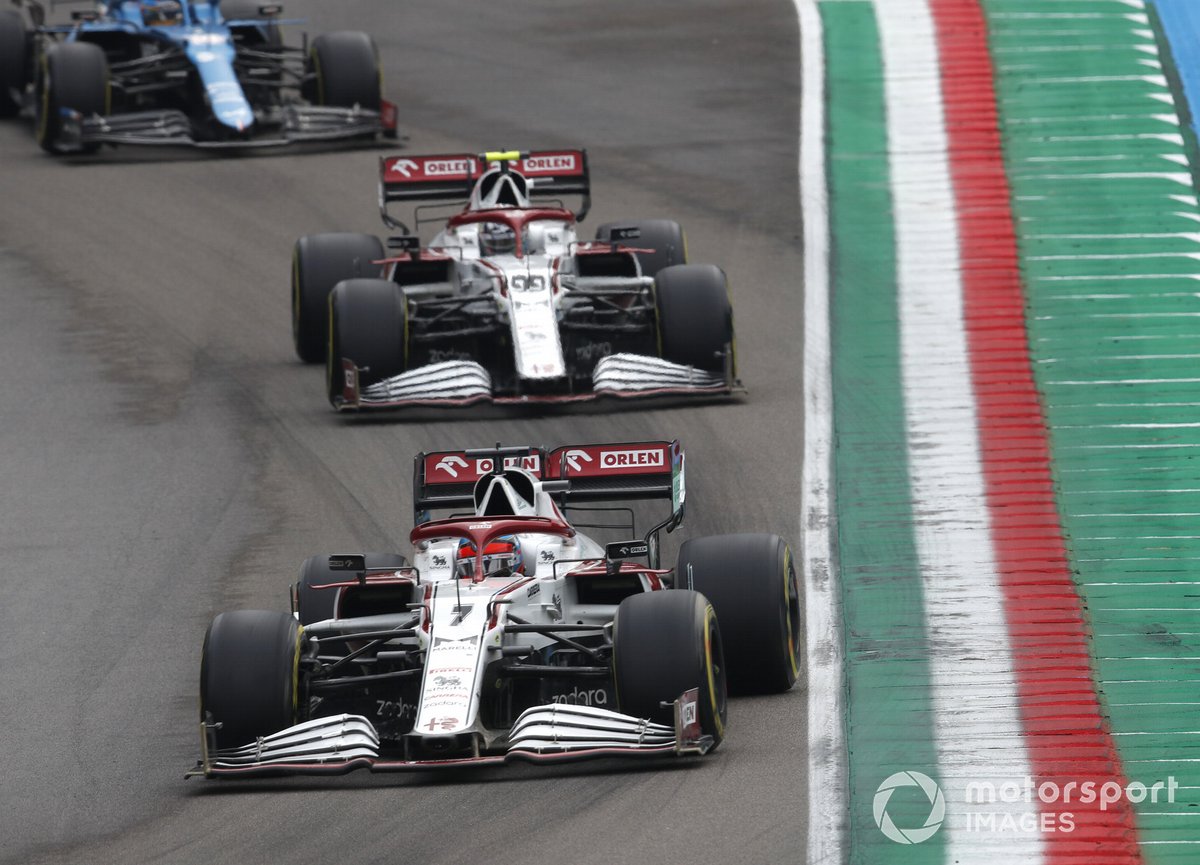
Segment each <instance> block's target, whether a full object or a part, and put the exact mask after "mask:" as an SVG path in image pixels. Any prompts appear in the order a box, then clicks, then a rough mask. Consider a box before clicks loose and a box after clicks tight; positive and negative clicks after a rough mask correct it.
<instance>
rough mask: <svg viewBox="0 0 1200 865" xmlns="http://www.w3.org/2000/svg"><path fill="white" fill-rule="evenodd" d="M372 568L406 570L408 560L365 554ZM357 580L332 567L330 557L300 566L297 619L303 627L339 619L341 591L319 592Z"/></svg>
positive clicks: (389, 555)
mask: <svg viewBox="0 0 1200 865" xmlns="http://www.w3.org/2000/svg"><path fill="white" fill-rule="evenodd" d="M364 555H365V556H366V560H367V567H368V568H403V567H407V566H408V559H406V558H404V556H402V555H399V554H398V553H365V554H364ZM353 578H354V575H353V574H348V573H347V572H346V571H334V570H331V569H330V567H329V556H328V554H326V555H323V556H309V557H308V558H307V559H305V560H304V564H303V565H301V566H300V579H299V581H297V583H296V615H298V616H299V617H300V624H302V625H311V624H312V623H313V622H321V621H324V620H325V619H332V618H335V617H336V615H337V599H338V589H319V588H317V586H328V585H330V584H332V583H344V582H347V581H348V580H351V579H353Z"/></svg>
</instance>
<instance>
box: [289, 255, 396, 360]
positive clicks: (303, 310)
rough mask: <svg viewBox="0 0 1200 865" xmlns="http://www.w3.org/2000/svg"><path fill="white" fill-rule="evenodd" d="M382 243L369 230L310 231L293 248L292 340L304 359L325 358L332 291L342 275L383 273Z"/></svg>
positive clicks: (347, 277)
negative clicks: (357, 232)
mask: <svg viewBox="0 0 1200 865" xmlns="http://www.w3.org/2000/svg"><path fill="white" fill-rule="evenodd" d="M383 257H384V254H383V244H382V243H380V242H379V238H378V237H373V236H372V235H370V234H351V233H340V234H310V235H307V236H305V237H302V238H300V239H299V240H297V241H296V246H295V249H294V250H293V251H292V342H293V343H294V344H295V346H296V356H297V357H299V358H300V360H302V361H304V362H305V363H321V362H322V361H323V360H325V347H326V344H327V343H328V342H329V293H330V292H331V291H333V287H334V286H335V285H337V284H338V283H339V282H341V281H342V280H343V279H353V278H354V277H366V278H369V279H375V278H377V277H379V276H380V275H382V273H383V268H382V266H380V265H378V264H375V262H376V261H379V260H380V259H382V258H383Z"/></svg>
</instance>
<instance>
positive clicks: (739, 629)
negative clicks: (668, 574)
mask: <svg viewBox="0 0 1200 865" xmlns="http://www.w3.org/2000/svg"><path fill="white" fill-rule="evenodd" d="M675 585H676V586H679V587H680V588H691V589H694V590H695V591H697V592H702V593H704V595H705V597H707V598H708V599H709V600H710V601H711V602H712V605H713V607H715V608H716V611H717V616H718V617H719V618H720V622H721V630H722V632H723V633H724V634H725V639H726V640H727V642H726V644H725V660H726V663H727V664H728V665H729V687H730V690H731V691H733V692H734V693H737V694H769V693H776V692H779V691H786V690H788V689H789V688H790V687H792V685H793V683H795V681H796V677H797V676H798V675H799V674H800V661H801V659H800V646H801V643H802V639H801V638H802V631H801V628H802V618H801V611H800V593H799V584H798V582H797V579H796V564H795V561H794V560H793V558H792V551H791V549H790V548H789V547H788V545H787V543H786V542H785V541H784V540H783V538H781V537H779V536H778V535H768V534H740V535H716V536H713V537H708V538H697V539H695V540H690V541H685V542H684V544H683V545H682V546H681V547H680V548H679V557H678V560H677V563H676V570H675Z"/></svg>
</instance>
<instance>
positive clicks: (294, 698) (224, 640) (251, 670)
mask: <svg viewBox="0 0 1200 865" xmlns="http://www.w3.org/2000/svg"><path fill="white" fill-rule="evenodd" d="M299 665H300V625H299V624H298V623H297V622H296V620H295V619H294V618H293V617H292V616H290V615H288V614H287V613H280V612H275V611H273V610H235V611H233V612H229V613H221V614H219V615H218V616H217V617H216V618H215V619H213V621H212V624H211V625H209V626H208V633H206V634H205V635H204V650H203V653H202V656H201V661H200V719H201V721H210V722H213V723H217V724H220V725H221V726H220V727H219V728H218V729H217V730H216V733H215V735H216V740H217V747H218V748H236V747H239V746H241V745H245V744H248V743H250V742H253V741H254V740H255V739H256V738H258V737H259V736H268V735H270V734H271V733H277V732H279V731H280V730H283V729H286V728H287V727H290V726H292V725H294V724H296V723H297V721H298V720H299V717H300V713H299V705H298V702H299V701H298V697H299V694H298V692H299V669H300V666H299Z"/></svg>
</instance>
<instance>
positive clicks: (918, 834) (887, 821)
mask: <svg viewBox="0 0 1200 865" xmlns="http://www.w3.org/2000/svg"><path fill="white" fill-rule="evenodd" d="M901 787H920V788H921V791H922V792H923V793H924V794H925V796H926V797H927V798H928V799H929V816H928V817H927V818H926V819H925V824H924V825H923V826H918V827H916V828H913V829H902V828H901V827H899V826H897V825H896V824H895V823H893V822H892V817H891V815H890V814H888V810H887V807H888V802H890V801H891V800H892V793H894V792H895V791H896V790H898V789H899V788H901ZM872 804H873V808H872V811H873V812H874V814H875V825H876V826H878V827H879V829H880V831H881V832H883V834H884V835H886V836H887V837H888V838H889V839H890V840H892V841H895V842H896V843H897V844H920V843H921V842H922V841H928V840H929V839H930V838H932V837H933V836H934V835H936V834H937V830H938V829H941V828H942V821H943V820H945V819H946V799H945V797H944V796H942V791H941V788H939V787H938V785H937V783H936V782H935V781H934V780H933V779H932V778H930V777H929V776H928V775H924V774H922V773H920V772H897V773H896V774H895V775H889V776H888V777H887V778H886V779H885V780H884V782H883V783H882V784H880V785H879V788H878V789H877V790H876V791H875V800H874V802H873V803H872Z"/></svg>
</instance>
